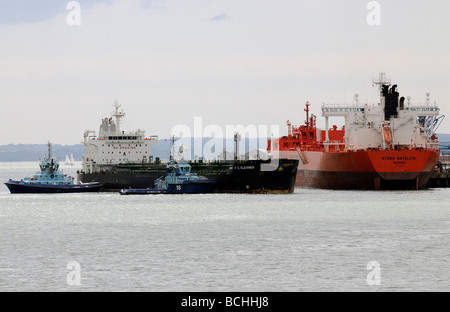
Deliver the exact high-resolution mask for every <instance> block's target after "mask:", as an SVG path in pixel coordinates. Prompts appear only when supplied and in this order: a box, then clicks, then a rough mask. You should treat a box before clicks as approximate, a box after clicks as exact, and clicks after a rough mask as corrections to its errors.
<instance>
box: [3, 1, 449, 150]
mask: <svg viewBox="0 0 450 312" xmlns="http://www.w3.org/2000/svg"><path fill="white" fill-rule="evenodd" d="M69 2H70V1H63V0H41V1H36V0H11V1H8V0H0V108H1V115H0V118H1V121H0V133H1V134H0V144H9V143H13V144H18V143H46V142H47V141H48V140H50V141H52V142H53V143H56V144H76V143H79V142H81V141H82V138H83V132H84V131H85V130H95V131H97V132H98V127H99V124H100V121H101V119H102V118H104V117H110V116H111V115H110V114H111V111H112V110H113V107H112V104H113V102H114V100H116V99H117V100H118V101H119V102H120V103H121V104H122V107H123V109H124V110H125V112H126V113H127V116H126V120H125V123H124V129H129V130H133V129H138V128H140V129H143V130H145V131H146V133H147V135H158V136H160V137H161V138H167V137H169V136H170V132H171V130H172V128H173V127H174V126H175V125H178V124H186V125H188V126H190V127H192V129H193V122H194V117H202V121H203V125H204V126H206V125H209V124H217V125H219V126H221V127H223V129H224V130H225V125H244V126H246V125H273V124H275V125H280V131H281V134H284V133H285V132H286V126H285V125H286V121H287V120H290V121H291V122H292V123H293V124H296V125H298V124H301V123H303V121H304V119H305V117H304V111H303V109H304V103H305V102H306V101H310V102H311V103H312V106H311V108H312V111H313V113H315V114H316V115H318V123H319V125H324V122H323V121H322V118H321V117H320V106H321V104H322V103H333V104H334V103H351V102H352V100H353V97H354V94H355V93H358V94H359V95H360V99H361V101H362V102H364V103H365V102H367V103H369V104H373V103H376V102H377V100H378V92H377V89H376V88H373V87H372V79H373V78H375V77H377V76H378V73H379V72H386V73H387V75H388V76H389V77H390V78H391V79H392V82H393V83H396V84H398V85H399V92H400V94H401V95H403V96H411V97H412V100H411V102H413V103H424V102H425V94H426V92H430V93H431V99H432V101H433V102H437V103H438V105H439V106H440V107H441V113H442V114H444V115H450V101H449V100H450V40H449V38H450V18H449V13H450V2H449V1H448V0H441V1H439V0H430V1H406V0H405V1H403V0H395V1H392V0H391V1H387V0H382V1H378V2H379V4H380V8H381V11H380V12H381V15H380V22H381V25H372V26H371V25H369V24H368V22H367V16H368V14H370V13H371V12H372V10H368V9H367V4H368V3H369V2H370V1H366V0H345V1H336V0H276V1H275V0H85V1H83V0H80V1H78V3H79V4H80V7H81V10H80V15H79V16H80V23H81V25H68V22H67V18H68V15H70V14H73V13H74V12H75V11H74V9H72V10H68V9H67V4H68V3H69ZM70 16H71V17H73V15H70ZM71 21H72V22H73V21H76V20H75V19H71ZM336 122H337V123H339V122H340V121H339V120H338V121H336ZM439 132H441V133H450V118H447V120H445V121H444V123H443V124H442V125H441V128H440V129H439Z"/></svg>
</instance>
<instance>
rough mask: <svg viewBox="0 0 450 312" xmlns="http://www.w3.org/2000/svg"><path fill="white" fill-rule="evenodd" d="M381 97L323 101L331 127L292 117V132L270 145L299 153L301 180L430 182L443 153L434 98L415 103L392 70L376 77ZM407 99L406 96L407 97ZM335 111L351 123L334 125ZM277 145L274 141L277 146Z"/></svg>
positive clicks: (289, 154) (356, 185)
mask: <svg viewBox="0 0 450 312" xmlns="http://www.w3.org/2000/svg"><path fill="white" fill-rule="evenodd" d="M373 83H374V85H376V86H378V88H379V91H380V102H379V103H377V104H375V105H368V104H363V105H362V104H360V102H359V98H358V96H357V95H356V96H355V102H354V103H353V104H351V105H325V104H324V105H322V116H323V117H325V130H322V129H318V128H317V127H316V116H314V115H309V106H310V103H308V102H307V103H306V109H305V112H306V122H305V124H304V125H302V126H299V127H295V126H293V125H292V124H291V123H290V122H289V121H288V135H287V136H284V137H281V138H279V139H277V140H275V141H274V142H271V141H269V144H268V149H269V150H270V149H271V148H278V149H279V151H280V157H286V158H296V159H299V160H300V161H299V168H298V172H297V181H296V186H301V187H311V188H329V189H403V188H406V189H420V188H424V187H425V186H426V184H427V182H428V180H429V178H430V175H431V173H432V172H433V169H434V167H435V165H436V162H437V161H438V158H439V149H438V144H439V142H438V140H437V137H436V134H435V131H436V128H437V126H438V124H439V122H440V121H442V116H439V107H438V106H437V105H436V104H435V103H431V101H430V94H429V93H427V101H426V103H425V104H424V105H412V104H411V103H410V98H409V97H408V98H407V99H405V98H404V97H400V95H399V92H398V91H397V85H391V84H390V81H389V80H388V79H387V78H386V74H384V73H382V74H380V77H379V78H378V79H377V80H374V81H373ZM405 100H406V101H405ZM332 117H344V118H345V125H344V126H343V127H342V128H338V127H337V126H336V125H333V126H332V127H329V121H330V118H332ZM272 145H273V146H272Z"/></svg>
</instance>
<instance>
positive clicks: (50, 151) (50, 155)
mask: <svg viewBox="0 0 450 312" xmlns="http://www.w3.org/2000/svg"><path fill="white" fill-rule="evenodd" d="M52 158H53V155H52V143H50V141H49V142H48V161H51V160H52Z"/></svg>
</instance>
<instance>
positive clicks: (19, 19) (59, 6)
mask: <svg viewBox="0 0 450 312" xmlns="http://www.w3.org/2000/svg"><path fill="white" fill-rule="evenodd" d="M69 2H70V1H69V0H67V1H61V0H41V1H36V0H16V1H11V0H0V24H30V23H38V22H42V21H46V20H49V19H52V18H53V17H55V16H56V15H57V14H62V13H67V12H68V11H67V9H66V6H67V4H68V3H69ZM77 2H79V3H80V6H81V9H83V8H90V7H92V6H94V5H96V4H98V3H106V4H111V3H112V2H113V0H78V1H77Z"/></svg>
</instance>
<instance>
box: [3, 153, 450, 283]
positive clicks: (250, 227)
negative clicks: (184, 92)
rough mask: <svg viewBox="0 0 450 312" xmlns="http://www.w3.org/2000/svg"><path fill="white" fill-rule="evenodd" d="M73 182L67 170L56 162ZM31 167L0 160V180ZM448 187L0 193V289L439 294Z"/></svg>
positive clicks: (449, 213)
mask: <svg viewBox="0 0 450 312" xmlns="http://www.w3.org/2000/svg"><path fill="white" fill-rule="evenodd" d="M62 167H63V171H65V172H66V173H68V174H69V175H75V176H76V169H78V167H79V163H78V164H77V165H75V166H73V167H71V166H67V167H65V166H64V165H62ZM37 168H38V164H37V163H36V162H31V163H28V162H23V163H21V162H16V163H0V180H1V181H2V182H6V181H7V180H8V179H9V178H13V179H20V178H22V177H24V176H26V175H29V174H32V173H33V172H34V171H36V169H37ZM449 229H450V189H430V190H423V191H329V190H311V189H296V190H295V192H294V193H293V194H276V195H262V194H260V195H248V194H203V195H192V194H191V195H143V196H121V195H119V194H118V193H92V194H87V193H86V194H36V195H34V194H27V195H21V194H10V193H9V191H8V189H7V188H6V186H5V185H3V184H2V185H1V186H0V291H148V292H160V291H164V292H179V291H182V292H185V291H193V292H216V291H217V292H229V291H238V292H247V291H250V292H254V291H263V292H265V291H267V292H302V291H450V267H449V264H448V263H449V262H448V259H450V230H449Z"/></svg>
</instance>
